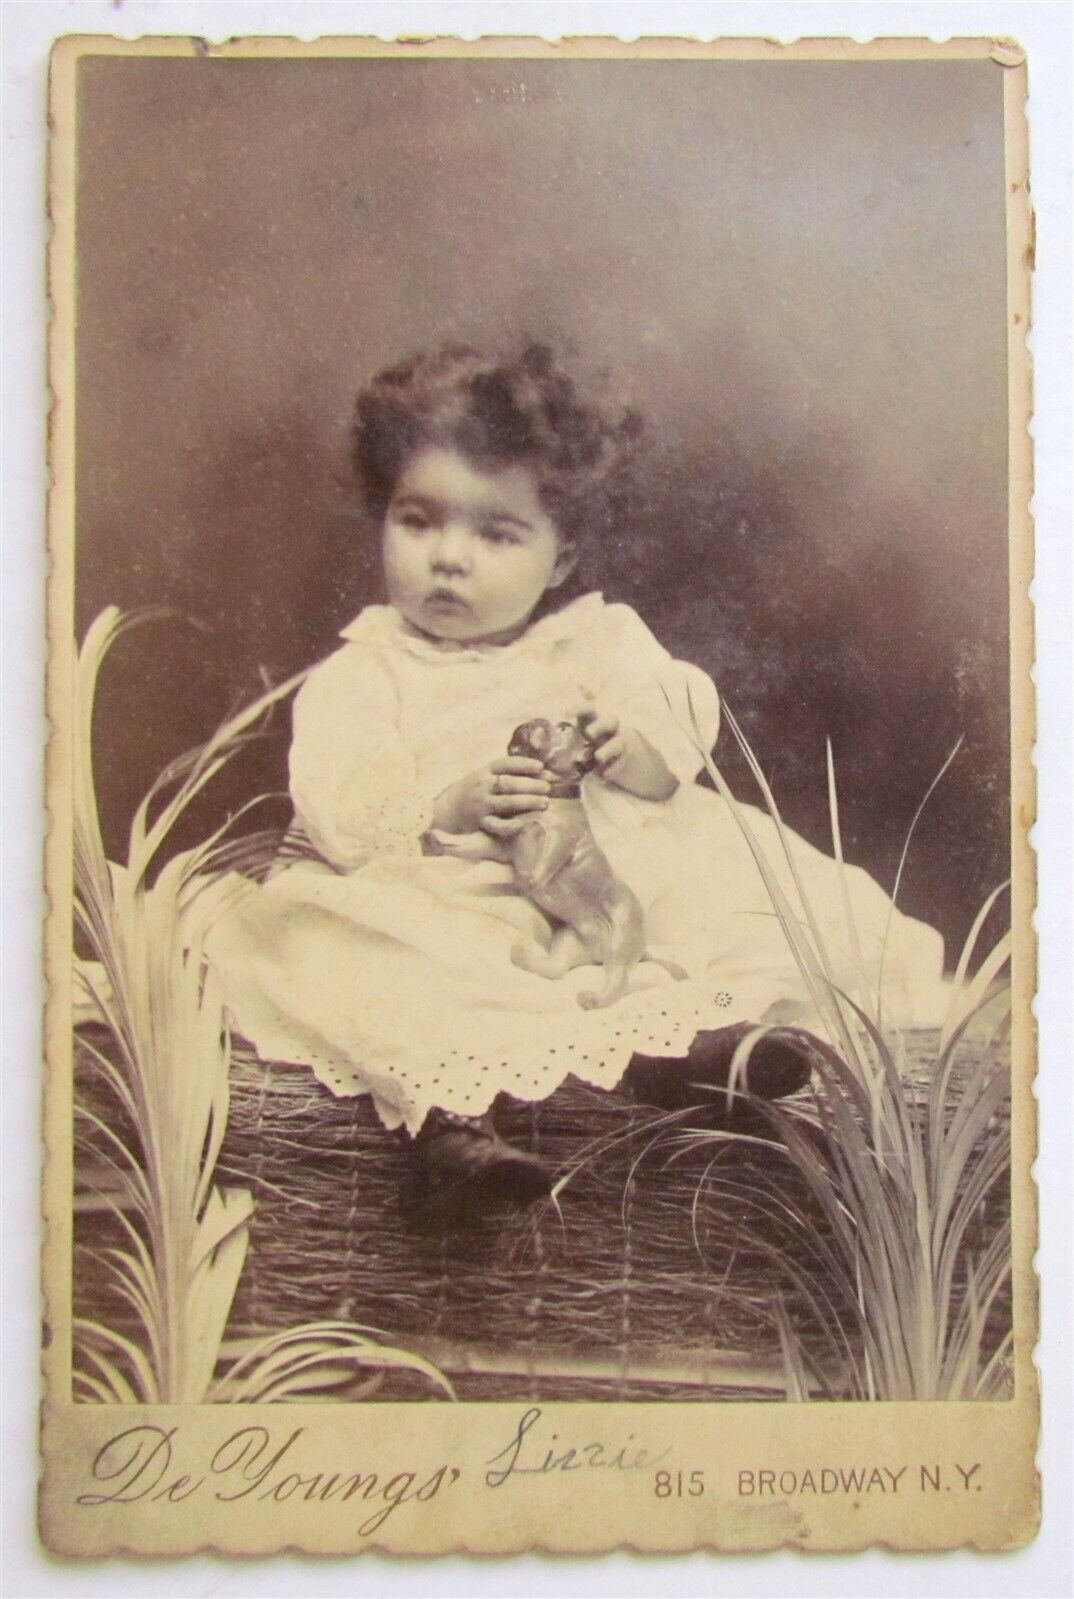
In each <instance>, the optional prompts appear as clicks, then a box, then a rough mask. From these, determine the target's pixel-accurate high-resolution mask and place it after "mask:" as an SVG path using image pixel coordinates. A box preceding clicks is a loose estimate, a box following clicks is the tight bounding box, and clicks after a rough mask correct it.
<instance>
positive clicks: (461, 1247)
mask: <svg viewBox="0 0 1074 1599" xmlns="http://www.w3.org/2000/svg"><path fill="white" fill-rule="evenodd" d="M920 1042H921V1050H922V1053H925V1052H927V1049H928V1046H929V1043H930V1040H928V1039H922V1040H921V1041H920ZM693 1119H694V1118H691V1117H689V1116H687V1117H686V1118H684V1119H679V1120H675V1119H672V1120H669V1119H668V1118H662V1117H661V1116H660V1114H659V1113H658V1112H655V1111H652V1110H650V1109H648V1108H646V1107H643V1106H640V1105H637V1104H635V1103H633V1102H632V1101H631V1100H630V1099H629V1098H628V1097H627V1096H625V1095H621V1094H615V1093H601V1092H599V1091H596V1090H592V1089H589V1088H587V1087H586V1086H585V1085H583V1084H581V1083H578V1082H575V1081H571V1080H569V1081H568V1082H567V1083H566V1084H564V1086H563V1087H562V1088H560V1089H559V1090H558V1091H557V1092H556V1093H555V1094H554V1095H552V1096H551V1097H550V1098H549V1099H547V1100H544V1101H542V1102H540V1103H539V1104H533V1105H522V1104H517V1103H512V1102H510V1101H507V1102H501V1106H499V1107H498V1109H497V1121H498V1124H499V1126H500V1127H501V1130H502V1131H503V1133H504V1134H505V1136H507V1137H509V1138H511V1139H512V1140H513V1141H515V1142H517V1143H519V1144H521V1145H523V1146H525V1147H527V1148H530V1149H533V1150H534V1151H536V1152H537V1153H539V1154H541V1155H542V1156H543V1157H544V1158H545V1159H546V1160H547V1161H549V1163H550V1164H551V1165H552V1166H553V1167H554V1168H555V1169H556V1172H557V1175H561V1176H562V1175H567V1176H568V1180H567V1182H566V1183H565V1184H564V1185H563V1186H562V1187H561V1189H560V1190H559V1192H558V1194H557V1198H556V1200H555V1201H554V1202H553V1201H547V1202H543V1203H541V1204H539V1205H535V1206H532V1207H530V1208H529V1209H528V1210H525V1211H522V1212H518V1211H513V1212H512V1211H510V1210H505V1209H501V1210H499V1211H491V1210H490V1211H486V1212H485V1213H483V1214H477V1215H473V1214H469V1215H466V1214H463V1215H455V1216H445V1215H444V1214H443V1213H442V1212H437V1213H434V1214H428V1213H426V1212H425V1211H423V1210H421V1209H415V1208H414V1206H413V1204H412V1202H411V1194H410V1190H409V1181H408V1178H409V1171H410V1159H409V1155H408V1152H407V1149H406V1146H405V1141H404V1140H403V1138H402V1137H401V1136H400V1135H397V1134H391V1133H387V1132H386V1131H385V1130H384V1128H383V1127H382V1126H381V1124H380V1122H379V1121H378V1119H377V1117H376V1115H375V1113H374V1112H373V1110H372V1107H371V1105H370V1102H369V1100H368V1099H367V1098H366V1097H364V1096H359V1097H355V1098H350V1099H339V1098H336V1097H335V1096H333V1095H331V1094H330V1093H328V1092H327V1091H326V1090H324V1089H322V1088H321V1087H320V1085H319V1084H318V1083H317V1082H316V1081H315V1079H314V1078H313V1077H312V1075H311V1074H310V1073H309V1072H308V1071H307V1070H305V1069H304V1068H298V1067H292V1066H287V1065H282V1064H278V1063H277V1064H268V1063H263V1062H260V1061H257V1060H254V1059H248V1058H239V1059H237V1060H236V1063H235V1066H234V1071H233V1084H232V1099H231V1111H230V1119H229V1128H228V1135H227V1140H226V1143H225V1147H224V1151H223V1154H222V1156H221V1161H220V1166H219V1168H218V1179H219V1180H220V1181H223V1182H225V1183H234V1184H236V1185H241V1186H243V1187H248V1188H250V1189H251V1190H252V1191H253V1194H254V1198H255V1210H254V1215H253V1219H252V1222H251V1240H250V1251H249V1254H248V1257H247V1263H246V1266H245V1268H244V1272H243V1276H242V1279H241V1282H240V1285H239V1291H238V1294H237V1297H236V1300H235V1305H234V1309H233V1314H232V1318H231V1322H230V1324H229V1336H231V1337H243V1336H248V1335H251V1334H254V1333H259V1332H265V1331H271V1330H276V1329H282V1328H286V1327H293V1326H295V1325H297V1324H299V1323H302V1322H307V1321H312V1320H322V1319H336V1318H338V1319H341V1320H353V1321H356V1322H359V1323H362V1324H364V1325H366V1326H370V1327H374V1328H377V1329H379V1330H381V1331H382V1332H383V1333H384V1334H385V1335H386V1337H387V1339H388V1341H390V1342H394V1343H398V1344H399V1345H401V1346H402V1347H405V1348H410V1349H416V1350H420V1351H421V1352H422V1353H426V1354H428V1355H429V1356H430V1357H431V1358H433V1359H434V1360H436V1361H437V1362H438V1364H440V1365H441V1366H442V1368H443V1369H444V1370H446V1371H447V1372H448V1373H449V1375H450V1376H451V1377H452V1380H453V1382H454V1384H455V1387H456V1390H457V1392H458V1393H459V1396H460V1397H462V1398H480V1399H541V1398H544V1399H549V1398H559V1399H587V1398H601V1399H616V1398H629V1399H648V1398H663V1399H677V1400H688V1399H698V1400H700V1399H708V1400H711V1399H713V1398H727V1399H731V1398H733V1399H751V1398H752V1399H755V1398H760V1397H765V1398H779V1397H782V1377H781V1363H780V1357H779V1345H778V1337H777V1334H776V1330H775V1324H774V1321H773V1314H772V1312H773V1304H774V1301H775V1299H776V1298H777V1296H779V1297H780V1298H781V1299H782V1302H783V1304H784V1308H785V1310H786V1311H787V1313H788V1315H789V1316H790V1319H791V1321H792V1322H793V1323H794V1324H795V1325H796V1326H797V1328H798V1331H799V1335H800V1337H801V1338H802V1339H803V1341H804V1343H805V1344H806V1345H807V1346H808V1344H809V1342H810V1338H811V1332H810V1326H809V1317H808V1315H807V1313H806V1308H805V1307H804V1306H801V1305H796V1304H795V1302H794V1299H793V1297H791V1298H788V1297H787V1294H786V1285H785V1284H784V1283H782V1282H781V1281H780V1280H779V1279H778V1277H777V1276H776V1274H775V1272H774V1270H773V1268H772V1267H771V1265H770V1264H769V1263H768V1260H767V1259H766V1258H765V1256H764V1254H763V1253H761V1252H759V1251H758V1249H757V1247H756V1241H755V1239H754V1240H752V1241H751V1239H750V1237H749V1236H748V1235H747V1232H746V1229H745V1227H744V1225H743V1219H742V1217H741V1215H740V1214H736V1206H735V1205H734V1204H729V1202H728V1199H727V1196H726V1194H725V1193H721V1184H720V1181H719V1179H720V1177H721V1175H723V1174H724V1173H725V1172H727V1171H728V1170H731V1171H732V1174H733V1176H734V1177H735V1178H736V1180H743V1179H744V1181H745V1184H746V1186H747V1188H748V1186H749V1183H750V1174H751V1171H755V1170H756V1166H757V1164H758V1163H759V1162H761V1161H768V1162H771V1161H772V1160H773V1158H775V1159H777V1160H778V1159H779V1157H778V1156H776V1157H773V1156H772V1155H771V1154H769V1153H767V1152H766V1151H764V1150H762V1149H759V1148H757V1147H756V1146H751V1145H749V1144H736V1145H734V1146H733V1147H728V1146H727V1145H726V1144H725V1145H724V1146H723V1154H721V1156H720V1160H719V1168H718V1170H713V1169H711V1162H712V1159H713V1155H714V1152H715V1148H716V1146H715V1145H714V1144H713V1143H712V1142H711V1141H708V1142H705V1141H697V1140H695V1141H694V1142H693V1144H692V1146H691V1144H690V1143H689V1141H688V1140H686V1139H684V1138H683V1137H682V1136H681V1134H682V1132H683V1130H684V1127H685V1126H686V1125H688V1124H689V1123H690V1122H691V1120H693ZM781 1168H782V1169H783V1170H785V1171H786V1197H787V1199H788V1201H789V1203H790V1205H791V1206H793V1207H802V1206H804V1205H807V1204H808V1203H809V1200H808V1196H807V1195H806V1193H805V1192H804V1190H803V1188H802V1186H801V1183H800V1180H798V1179H796V1178H795V1176H794V1174H793V1172H792V1171H791V1170H790V1168H789V1167H785V1166H783V1163H781ZM782 1180H783V1179H782V1178H781V1181H782ZM105 1227H107V1223H106V1222H104V1221H103V1219H102V1218H100V1217H97V1218H95V1219H94V1218H88V1219H86V1220H84V1221H83V1223H82V1226H81V1236H82V1239H83V1241H89V1242H94V1241H95V1239H94V1234H96V1235H97V1239H98V1240H99V1236H100V1232H101V1229H102V1228H105ZM767 1241H768V1243H770V1244H775V1245H777V1246H778V1245H779V1243H780V1242H781V1239H780V1238H779V1236H778V1233H777V1232H775V1231H774V1230H772V1229H770V1230H769V1236H768V1240H767ZM782 1241H783V1242H785V1243H789V1242H790V1238H789V1236H788V1238H787V1239H784V1240H782ZM80 1279H86V1280H82V1281H80ZM76 1297H77V1298H79V1299H80V1300H81V1303H82V1308H83V1309H92V1310H95V1311H96V1310H98V1309H99V1307H97V1306H96V1305H94V1304H93V1302H92V1301H93V1293H92V1287H91V1285H90V1284H89V1282H88V1278H87V1274H86V1273H79V1272H78V1271H77V1270H76ZM113 1308H114V1307H113ZM818 1352H819V1351H818ZM410 1396H413V1397H415V1398H418V1397H421V1398H426V1397H429V1389H428V1386H427V1385H426V1384H424V1383H423V1382H422V1381H421V1380H419V1379H416V1378H410V1377H407V1376H399V1377H395V1376H393V1377H392V1378H391V1379H390V1380H388V1381H387V1382H385V1384H384V1385H383V1386H382V1388H381V1389H380V1390H379V1392H378V1397H380V1398H398V1397H410Z"/></svg>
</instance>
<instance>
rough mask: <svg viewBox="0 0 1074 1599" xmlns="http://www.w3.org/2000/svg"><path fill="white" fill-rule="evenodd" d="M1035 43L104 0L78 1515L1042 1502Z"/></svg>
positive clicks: (879, 1538)
mask: <svg viewBox="0 0 1074 1599" xmlns="http://www.w3.org/2000/svg"><path fill="white" fill-rule="evenodd" d="M1025 94H1026V70H1025V63H1024V60H1023V56H1022V53H1021V51H1020V50H1019V49H1018V47H1017V46H1016V45H1015V44H1013V43H1011V42H1009V41H1003V40H986V39H966V40H956V41H951V42H949V43H946V44H933V43H929V42H926V41H913V40H888V41H884V42H880V43H875V44H871V45H859V44H854V43H850V42H845V41H840V40H816V41H804V42H802V43H799V44H797V45H793V46H778V45H773V44H770V43H767V42H763V41H748V40H735V41H724V42H721V43H715V44H711V45H704V46H702V45H696V44H692V43H689V42H686V41H680V40H650V41H646V42H643V43H640V44H637V45H632V46H626V45H621V44H618V43H616V42H615V41H611V40H603V39H594V40H574V41H567V42H564V43H562V44H559V45H548V44H543V43H541V42H539V41H535V40H529V39H499V40H489V41H485V42H483V43H481V44H479V45H469V44H462V43H460V42H457V41H451V40H445V39H431V40H421V41H410V42H401V43H398V44H385V43H381V42H377V41H372V40H361V39H334V40H321V41H318V42H315V43H312V44H303V43H298V42H295V41H291V40H285V39H270V38H260V39H246V40H236V41H233V42H232V43H229V44H227V45H224V46H220V47H217V46H208V45H204V44H201V43H200V42H198V41H190V40H186V39H167V38H155V39H144V40H141V41H138V42H135V43H120V42H118V41H115V40H109V39H104V38H88V37H87V38H69V39H65V40H63V41H61V43H60V44H59V45H58V46H57V47H56V49H55V51H54V54H53V60H52V75H51V123H52V144H51V182H50V210H51V217H52V224H53V237H52V244H51V257H50V285H51V295H52V302H53V313H54V316H53V325H52V339H51V377H52V387H53V393H54V408H53V412H52V418H51V461H52V469H53V490H52V496H51V502H50V556H51V573H52V575H51V581H50V597H49V642H50V667H49V683H48V695H49V714H50V721H51V742H50V746H49V754H48V771H49V820H50V831H49V836H48V888H49V894H50V903H51V912H50V916H49V922H48V929H47V961H48V980H49V985H50V999H49V1007H48V1016H47V1029H46V1031H47V1055H48V1063H47V1083H46V1105H45V1115H46V1132H47V1152H46V1153H47V1159H46V1183H45V1189H46V1191H45V1204H46V1217H47V1228H48V1230H47V1242H46V1247H45V1272H46V1304H47V1322H46V1340H45V1348H44V1353H43V1365H44V1371H45V1377H46V1384H47V1392H46V1400H45V1405H44V1415H43V1460H44V1463H43V1477H42V1486H41V1501H40V1503H41V1527H42V1533H43V1537H44V1539H45V1542H46V1543H47V1545H48V1547H49V1548H50V1549H52V1550H53V1551H56V1552H58V1553H62V1554H67V1555H74V1556H95V1555H102V1554H107V1553H115V1552H120V1551H134V1552H143V1553H153V1554H158V1555H165V1554H180V1553H188V1552H191V1551H194V1550H198V1549H206V1548H209V1549H215V1550H219V1551H224V1552H228V1553H235V1554H239V1553H243V1554H246V1553H250V1554H254V1553H259V1554H265V1553H271V1552H274V1551H281V1550H284V1549H288V1548H296V1549H300V1550H305V1551H309V1552H316V1553H331V1554H346V1553H354V1552H360V1551H362V1550H364V1549H369V1548H376V1549H382V1550H390V1551H393V1552H400V1553H426V1554H429V1553H448V1552H458V1551H481V1552H488V1553H494V1552H495V1553H509V1552H518V1551H522V1550H528V1549H535V1548H536V1549H542V1550H550V1551H563V1552H596V1551H606V1550H611V1549H614V1548H617V1547H622V1546H627V1547H632V1548H636V1549H640V1550H650V1551H668V1552H670V1551H677V1550H693V1549H699V1548H711V1549H714V1550H720V1551H746V1550H763V1549H772V1548H777V1547H781V1546H787V1545H792V1546H800V1547H803V1548H809V1549H814V1550H833V1551H835V1550H839V1551H842V1550H858V1549H863V1548H866V1547H868V1546H870V1545H876V1544H880V1545H887V1546H891V1547H894V1548H899V1549H908V1550H942V1549H952V1548H958V1547H963V1546H973V1547H977V1548H981V1549H1010V1548H1015V1547H1018V1546H1020V1545H1023V1544H1025V1543H1026V1542H1028V1541H1029V1540H1030V1539H1031V1538H1032V1537H1033V1535H1034V1532H1035V1530H1036V1527H1037V1521H1038V1483H1037V1475H1036V1468H1035V1464H1034V1455H1035V1448H1036V1439H1037V1418H1038V1391H1037V1380H1036V1372H1035V1368H1034V1363H1033V1348H1034V1342H1035V1338H1036V1327H1037V1310H1036V1285H1035V1279H1034V1275H1033V1266H1032V1260H1033V1252H1034V1247H1035V1237H1036V1205H1035V1197H1034V1190H1033V1186H1032V1182H1031V1177H1030V1166H1031V1161H1032V1156H1033V1150H1034V1148H1035V1138H1036V1128H1035V1120H1034V1106H1033V1097H1032V1080H1033V1073H1034V1063H1035V1038H1034V1031H1033V1022H1032V1016H1031V1010H1030V1004H1031V999H1032V995H1033V991H1034V983H1035V950H1034V943H1033V933H1032V926H1031V914H1032V907H1033V903H1034V867H1033V859H1032V855H1031V852H1030V849H1029V845H1028V836H1027V835H1028V830H1029V827H1030V825H1031V823H1032V819H1033V814H1034V782H1033V771H1032V766H1031V761H1030V748H1031V741H1032V728H1033V702H1032V694H1031V682H1030V667H1031V661H1032V622H1031V613H1030V606H1029V598H1028V590H1029V582H1030V577H1031V574H1032V543H1031V529H1030V522H1029V511H1028V505H1029V497H1030V492H1031V462H1030V445H1029V434H1028V417H1029V413H1030V369H1029V361H1028V357H1027V353H1026V344H1025V336H1026V332H1027V328H1028V323H1029V315H1030V273H1031V268H1032V251H1033V240H1032V218H1031V212H1030V208H1029V201H1028V171H1027V150H1026V132H1025V119H1024V110H1023V107H1024V100H1025ZM72 935H73V940H74V942H73V946H72Z"/></svg>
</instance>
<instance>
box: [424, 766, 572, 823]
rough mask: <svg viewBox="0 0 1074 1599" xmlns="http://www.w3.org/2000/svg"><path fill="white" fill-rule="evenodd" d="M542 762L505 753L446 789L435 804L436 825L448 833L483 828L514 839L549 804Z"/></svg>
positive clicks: (547, 787) (434, 821) (434, 816)
mask: <svg viewBox="0 0 1074 1599" xmlns="http://www.w3.org/2000/svg"><path fill="white" fill-rule="evenodd" d="M543 771H544V767H543V766H542V765H541V762H540V761H536V760H532V759H531V758H530V757H528V756H525V755H502V756H500V757H499V758H498V759H497V760H495V761H490V762H489V764H488V765H487V766H481V767H478V769H477V771H476V772H468V773H467V775H466V776H465V777H462V778H460V779H459V781H458V782H457V783H452V785H451V787H450V788H446V789H444V791H443V793H442V794H439V795H438V796H437V798H436V802H435V804H434V806H433V826H434V827H436V828H439V829H440V830H441V831H443V832H445V833H473V832H476V831H477V830H478V829H482V830H483V831H484V832H486V833H492V834H494V835H495V837H497V838H510V837H512V835H513V834H515V833H517V832H518V831H519V830H520V829H521V828H522V827H524V826H525V824H526V820H527V818H528V817H529V816H530V815H531V814H532V812H534V811H543V810H544V809H545V808H546V807H547V805H548V791H549V783H548V779H547V778H546V777H542V775H541V774H542V772H543Z"/></svg>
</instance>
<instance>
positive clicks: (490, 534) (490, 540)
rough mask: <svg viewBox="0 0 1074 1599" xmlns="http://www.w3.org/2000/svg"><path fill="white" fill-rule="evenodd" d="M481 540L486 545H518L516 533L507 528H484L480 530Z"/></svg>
mask: <svg viewBox="0 0 1074 1599" xmlns="http://www.w3.org/2000/svg"><path fill="white" fill-rule="evenodd" d="M481 536H482V538H483V539H484V540H485V543H486V544H520V543H521V542H522V541H521V540H520V538H519V536H518V534H517V533H515V532H513V531H512V530H511V528H509V527H486V528H484V529H482V533H481Z"/></svg>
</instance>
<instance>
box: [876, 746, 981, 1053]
mask: <svg viewBox="0 0 1074 1599" xmlns="http://www.w3.org/2000/svg"><path fill="white" fill-rule="evenodd" d="M964 742H965V736H964V735H961V734H960V736H959V737H958V738H957V739H956V740H955V743H954V745H953V746H952V748H951V750H950V753H949V754H948V756H947V759H946V760H945V761H944V763H943V765H942V766H941V767H940V770H939V771H938V772H937V773H936V776H935V777H934V778H933V779H932V782H931V783H930V784H929V786H928V788H927V789H926V790H925V793H924V795H923V797H922V799H921V803H920V804H919V805H918V807H917V810H916V811H915V812H914V814H913V816H912V817H911V819H910V826H909V827H908V828H907V829H906V837H905V838H904V839H903V845H902V853H901V854H900V856H899V865H898V869H897V870H896V873H895V881H894V883H893V884H892V888H891V899H890V900H889V902H888V914H887V923H886V925H885V928H884V938H883V942H882V944H881V946H880V961H879V965H878V967H877V977H876V1016H877V1021H878V1023H879V1024H880V1025H881V1026H882V1025H883V1015H884V1009H883V995H884V960H885V957H886V955H887V950H888V941H889V939H890V937H891V924H892V921H893V919H894V916H895V907H896V904H897V902H898V898H899V890H900V888H901V887H902V874H903V872H904V871H905V870H906V862H907V860H908V859H909V856H910V845H911V843H912V842H913V837H914V833H915V832H916V830H917V824H918V822H919V821H920V820H921V818H922V816H923V815H924V812H925V807H926V806H927V805H928V802H929V800H930V799H931V798H932V796H933V794H934V793H935V792H936V789H937V788H938V787H939V785H940V782H941V780H942V778H943V776H944V774H945V773H946V771H947V769H948V767H949V766H950V765H951V763H952V761H953V760H954V758H955V756H956V755H957V754H958V752H959V750H960V749H961V748H962V745H963V744H964Z"/></svg>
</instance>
